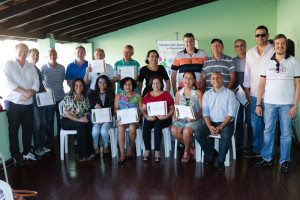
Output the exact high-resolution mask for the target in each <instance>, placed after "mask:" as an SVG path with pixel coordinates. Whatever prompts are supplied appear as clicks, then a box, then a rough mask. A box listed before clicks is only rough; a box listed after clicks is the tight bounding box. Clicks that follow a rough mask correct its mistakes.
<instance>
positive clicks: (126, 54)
mask: <svg viewBox="0 0 300 200" xmlns="http://www.w3.org/2000/svg"><path fill="white" fill-rule="evenodd" d="M133 54H134V50H133V47H132V46H131V45H126V46H125V47H124V51H123V59H122V60H119V61H117V62H116V63H115V74H116V75H115V79H114V80H116V81H118V82H117V93H119V92H121V90H122V89H121V87H120V81H119V80H120V74H119V69H120V68H121V67H135V75H134V79H135V80H137V79H138V75H139V73H140V64H139V63H138V62H137V61H135V60H133V59H132V58H131V57H132V56H133ZM136 85H138V84H136ZM134 91H136V92H138V87H136V88H135V89H134Z"/></svg>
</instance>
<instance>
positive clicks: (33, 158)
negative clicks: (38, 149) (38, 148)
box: [23, 150, 40, 160]
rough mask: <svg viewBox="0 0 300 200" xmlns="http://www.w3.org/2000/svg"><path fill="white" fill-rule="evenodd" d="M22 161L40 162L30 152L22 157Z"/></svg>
mask: <svg viewBox="0 0 300 200" xmlns="http://www.w3.org/2000/svg"><path fill="white" fill-rule="evenodd" d="M23 160H40V157H39V156H38V155H37V154H35V153H34V152H33V151H32V150H31V151H30V152H29V153H28V154H26V155H23Z"/></svg>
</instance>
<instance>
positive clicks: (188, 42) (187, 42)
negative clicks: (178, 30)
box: [183, 37, 195, 51]
mask: <svg viewBox="0 0 300 200" xmlns="http://www.w3.org/2000/svg"><path fill="white" fill-rule="evenodd" d="M183 42H184V46H185V48H186V50H187V51H193V50H194V48H195V40H194V38H192V37H185V38H183Z"/></svg>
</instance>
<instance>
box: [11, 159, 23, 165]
mask: <svg viewBox="0 0 300 200" xmlns="http://www.w3.org/2000/svg"><path fill="white" fill-rule="evenodd" d="M13 161H14V166H16V167H20V166H23V165H24V161H23V159H22V158H13Z"/></svg>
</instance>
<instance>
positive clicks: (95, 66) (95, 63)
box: [89, 60, 106, 73]
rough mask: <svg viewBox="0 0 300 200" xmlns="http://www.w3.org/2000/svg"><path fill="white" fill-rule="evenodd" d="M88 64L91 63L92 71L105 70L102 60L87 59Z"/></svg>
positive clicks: (101, 71) (100, 71)
mask: <svg viewBox="0 0 300 200" xmlns="http://www.w3.org/2000/svg"><path fill="white" fill-rule="evenodd" d="M89 65H91V67H92V72H94V73H103V72H106V69H105V61H104V60H91V61H89Z"/></svg>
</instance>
